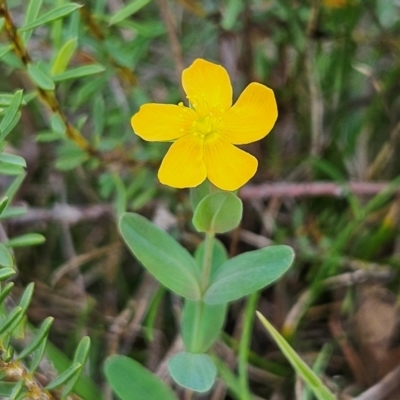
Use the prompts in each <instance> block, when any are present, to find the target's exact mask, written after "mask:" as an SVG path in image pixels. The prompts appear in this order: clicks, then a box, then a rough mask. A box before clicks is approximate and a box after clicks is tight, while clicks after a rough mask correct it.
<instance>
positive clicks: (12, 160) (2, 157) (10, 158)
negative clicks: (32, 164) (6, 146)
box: [0, 153, 26, 168]
mask: <svg viewBox="0 0 400 400" xmlns="http://www.w3.org/2000/svg"><path fill="white" fill-rule="evenodd" d="M0 162H2V163H6V164H11V165H18V166H20V167H24V168H26V161H25V159H23V158H22V157H20V156H17V155H15V154H7V153H1V154H0Z"/></svg>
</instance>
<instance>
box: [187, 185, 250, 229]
mask: <svg viewBox="0 0 400 400" xmlns="http://www.w3.org/2000/svg"><path fill="white" fill-rule="evenodd" d="M242 213H243V204H242V201H241V200H240V199H239V198H238V197H237V196H235V195H234V194H233V193H230V192H216V193H211V194H209V195H207V196H205V197H204V198H203V200H201V201H200V203H199V204H198V206H197V207H196V210H195V212H194V215H193V225H194V226H195V228H196V229H197V230H198V231H199V232H215V233H224V232H228V231H231V230H232V229H235V228H236V227H237V226H238V225H239V223H240V220H241V219H242Z"/></svg>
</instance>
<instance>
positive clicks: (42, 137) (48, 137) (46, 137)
mask: <svg viewBox="0 0 400 400" xmlns="http://www.w3.org/2000/svg"><path fill="white" fill-rule="evenodd" d="M64 138H65V135H63V134H62V133H58V132H40V133H39V134H37V135H36V137H35V140H36V142H38V143H48V142H54V141H56V140H61V139H64Z"/></svg>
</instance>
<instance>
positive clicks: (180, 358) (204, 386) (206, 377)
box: [168, 351, 217, 393]
mask: <svg viewBox="0 0 400 400" xmlns="http://www.w3.org/2000/svg"><path fill="white" fill-rule="evenodd" d="M168 370H169V373H170V375H171V376H172V378H173V379H174V381H175V382H177V383H178V384H179V385H181V386H183V387H185V388H187V389H190V390H194V391H195V392H200V393H202V392H207V390H210V389H211V387H212V385H213V384H214V382H215V378H216V376H217V368H216V366H215V364H214V363H213V361H212V360H211V358H210V356H208V355H207V354H201V353H187V352H184V351H183V352H181V353H178V354H176V355H174V356H173V357H172V358H171V359H170V360H169V361H168Z"/></svg>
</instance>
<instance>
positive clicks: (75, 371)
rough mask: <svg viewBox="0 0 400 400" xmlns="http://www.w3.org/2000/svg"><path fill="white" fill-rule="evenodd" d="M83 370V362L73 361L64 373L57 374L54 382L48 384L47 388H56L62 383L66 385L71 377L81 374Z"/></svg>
mask: <svg viewBox="0 0 400 400" xmlns="http://www.w3.org/2000/svg"><path fill="white" fill-rule="evenodd" d="M81 370H82V364H80V363H73V364H72V365H71V366H70V367H69V368H68V369H66V370H65V371H64V372H63V373H62V374H60V375H59V376H57V378H56V379H54V380H53V381H52V382H50V383H49V384H48V385H47V386H46V389H47V390H54V389H56V388H58V387H59V386H61V385H66V384H67V383H68V381H70V380H71V379H75V377H76V376H78V377H79V374H80V372H81Z"/></svg>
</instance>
